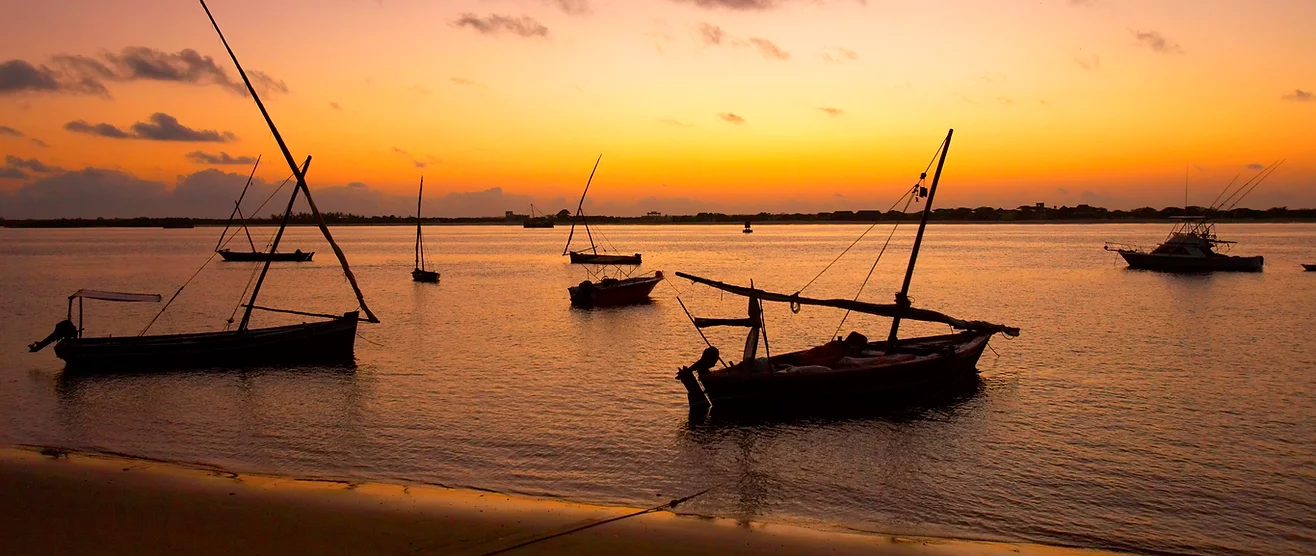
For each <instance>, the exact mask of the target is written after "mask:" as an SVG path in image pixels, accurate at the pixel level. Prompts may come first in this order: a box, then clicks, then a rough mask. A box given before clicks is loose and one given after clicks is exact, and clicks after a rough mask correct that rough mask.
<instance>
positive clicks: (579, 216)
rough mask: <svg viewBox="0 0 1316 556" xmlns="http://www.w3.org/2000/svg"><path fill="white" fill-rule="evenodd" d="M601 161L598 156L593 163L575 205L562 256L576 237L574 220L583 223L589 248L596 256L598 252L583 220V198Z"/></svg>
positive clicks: (587, 225)
mask: <svg viewBox="0 0 1316 556" xmlns="http://www.w3.org/2000/svg"><path fill="white" fill-rule="evenodd" d="M602 160H603V155H602V154H600V155H599V158H598V160H595V161H594V169H593V170H590V171H589V179H588V180H586V181H585V191H583V192H581V194H580V204H578V205H576V218H574V219H572V220H571V232H570V233H568V234H567V245H566V246H565V247H563V248H562V254H563V255H566V254H567V252H568V251H570V250H571V238H572V237H574V236H575V235H576V220H580V221H582V222H584V223H585V235H587V236H589V246H590V248H591V249H593V250H594V254H596V255H597V254H598V252H599V250H598V248H597V247H595V246H594V234H591V233H590V232H589V221H587V220H585V214H584V212H585V196H586V195H588V194H589V184H591V183H594V172H595V171H597V170H598V169H599V162H600V161H602Z"/></svg>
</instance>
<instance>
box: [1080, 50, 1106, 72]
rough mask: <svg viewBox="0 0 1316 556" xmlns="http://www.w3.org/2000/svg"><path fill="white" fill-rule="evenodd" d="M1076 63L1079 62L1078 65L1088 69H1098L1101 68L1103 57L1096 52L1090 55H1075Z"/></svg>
mask: <svg viewBox="0 0 1316 556" xmlns="http://www.w3.org/2000/svg"><path fill="white" fill-rule="evenodd" d="M1074 63H1075V64H1078V67H1080V68H1083V69H1085V70H1087V71H1096V70H1098V69H1100V68H1101V57H1100V56H1097V55H1096V54H1092V55H1090V56H1075V57H1074Z"/></svg>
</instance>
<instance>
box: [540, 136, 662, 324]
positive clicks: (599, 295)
mask: <svg viewBox="0 0 1316 556" xmlns="http://www.w3.org/2000/svg"><path fill="white" fill-rule="evenodd" d="M602 160H603V155H599V158H598V160H595V161H594V169H593V170H590V172H589V180H587V181H586V182H585V192H584V193H582V194H581V195H580V205H579V206H577V207H576V218H575V219H573V220H572V221H571V232H570V233H569V234H567V245H566V247H564V248H562V254H563V255H570V256H571V264H583V265H595V266H597V267H600V268H601V270H600V271H599V272H600V273H601V272H603V271H604V270H606V269H607V268H608V267H612V268H615V269H617V272H619V273H621V274H623V275H624V276H622V277H621V278H615V277H609V276H603V277H602V278H600V279H599V280H598V281H597V282H596V281H592V280H585V281H583V282H581V283H580V284H577V285H575V286H571V287H568V288H567V293H568V294H569V295H570V296H571V305H573V306H575V307H581V308H589V307H613V306H619V305H634V304H638V303H647V302H648V301H649V294H650V293H652V292H653V288H654V287H655V286H657V285H658V283H659V282H661V281H663V273H662V271H661V270H660V271H655V272H654V273H653V274H652V275H646V276H631V275H630V273H631V272H630V271H627V270H626V269H624V268H623V267H630V266H639V265H640V263H641V260H640V259H641V257H640V254H639V253H636V254H634V255H609V254H607V253H599V248H598V244H596V243H595V242H594V233H593V231H592V230H590V227H589V220H587V219H586V218H585V210H584V208H585V195H586V194H588V193H589V186H590V184H591V183H593V182H594V173H595V172H596V171H598V169H599V162H600V161H602ZM576 222H580V223H581V224H583V226H584V228H585V235H586V237H588V238H589V246H590V251H589V252H585V251H572V250H571V240H572V238H573V237H575V233H576ZM591 274H592V273H591Z"/></svg>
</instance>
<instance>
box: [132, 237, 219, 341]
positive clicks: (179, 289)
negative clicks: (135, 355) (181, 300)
mask: <svg viewBox="0 0 1316 556" xmlns="http://www.w3.org/2000/svg"><path fill="white" fill-rule="evenodd" d="M218 254H219V253H218V252H215V253H211V254H210V258H208V259H206V262H204V263H201V268H198V269H196V272H193V273H192V277H191V278H188V279H187V281H186V282H183V285H181V286H178V290H177V291H175V292H174V295H172V296H170V297H169V301H166V302H165V304H164V307H161V308H160V312H158V313H156V314H155V316H154V317H151V322H148V323H146V327H145V328H142V331H141V332H138V333H137V336H138V337H141V336H145V335H146V331H147V330H150V329H151V325H152V324H155V321H156V319H158V318H160V315H163V314H164V312H165V309H168V308H169V304H170V303H173V302H174V300H175V299H178V294H180V293H183V288H186V287H187V285H188V284H191V283H192V279H193V278H196V277H197V275H198V274H201V271H202V270H205V268H206V265H208V264H210V261H212V260H214V259H215V255H218Z"/></svg>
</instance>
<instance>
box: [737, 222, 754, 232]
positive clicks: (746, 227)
mask: <svg viewBox="0 0 1316 556" xmlns="http://www.w3.org/2000/svg"><path fill="white" fill-rule="evenodd" d="M740 233H742V234H752V233H754V228H751V227H749V221H748V220H746V221H745V229H744V230H741V231H740Z"/></svg>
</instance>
